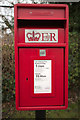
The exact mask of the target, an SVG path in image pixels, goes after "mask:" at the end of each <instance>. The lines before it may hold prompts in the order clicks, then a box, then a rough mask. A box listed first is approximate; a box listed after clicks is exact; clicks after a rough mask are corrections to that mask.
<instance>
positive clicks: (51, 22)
mask: <svg viewBox="0 0 80 120" xmlns="http://www.w3.org/2000/svg"><path fill="white" fill-rule="evenodd" d="M14 16H15V17H14V22H15V23H14V30H15V79H16V84H15V87H16V109H17V110H53V109H66V108H67V107H68V24H69V18H68V16H69V15H68V6H67V5H64V4H16V5H15V6H14ZM25 29H58V43H25ZM41 49H42V50H43V49H44V50H46V56H39V50H41ZM34 60H52V93H47V94H46V93H44V94H34V92H33V90H34V74H33V73H34V64H33V61H34ZM26 78H28V80H26Z"/></svg>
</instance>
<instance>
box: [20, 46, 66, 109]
mask: <svg viewBox="0 0 80 120" xmlns="http://www.w3.org/2000/svg"><path fill="white" fill-rule="evenodd" d="M40 50H44V51H45V52H46V55H45V56H40ZM52 56H53V57H52ZM35 60H43V61H44V60H47V63H48V64H49V63H50V61H52V62H51V63H50V64H49V66H50V67H49V68H50V69H51V72H49V74H51V87H52V91H51V93H47V92H46V93H45V92H44V93H36V94H35V92H34V67H35V66H34V61H35ZM47 63H46V65H47ZM45 84H46V82H45ZM63 84H64V48H19V104H20V107H24V106H43V105H44V106H45V105H64V97H63V94H64V88H63Z"/></svg>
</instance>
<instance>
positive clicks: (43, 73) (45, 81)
mask: <svg viewBox="0 0 80 120" xmlns="http://www.w3.org/2000/svg"><path fill="white" fill-rule="evenodd" d="M51 92H52V91H51V60H34V94H36V93H51Z"/></svg>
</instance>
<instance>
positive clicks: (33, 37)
mask: <svg viewBox="0 0 80 120" xmlns="http://www.w3.org/2000/svg"><path fill="white" fill-rule="evenodd" d="M38 42H39V43H40V42H41V43H45V42H48V43H58V29H25V43H38Z"/></svg>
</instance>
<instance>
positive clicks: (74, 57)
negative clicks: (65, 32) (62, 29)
mask: <svg viewBox="0 0 80 120" xmlns="http://www.w3.org/2000/svg"><path fill="white" fill-rule="evenodd" d="M78 39H79V35H78V33H77V32H70V33H69V88H72V89H76V88H77V87H78V81H79V76H78V54H79V53H78Z"/></svg>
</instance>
